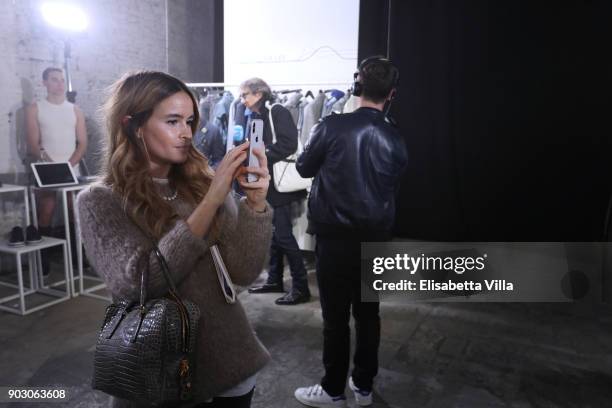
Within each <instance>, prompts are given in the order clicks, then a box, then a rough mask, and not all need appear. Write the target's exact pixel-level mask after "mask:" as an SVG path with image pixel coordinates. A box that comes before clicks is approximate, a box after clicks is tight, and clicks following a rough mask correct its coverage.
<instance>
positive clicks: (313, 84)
mask: <svg viewBox="0 0 612 408" xmlns="http://www.w3.org/2000/svg"><path fill="white" fill-rule="evenodd" d="M351 84H352V83H351V82H300V83H276V84H275V83H269V84H268V85H269V86H270V88H280V87H284V88H287V87H296V86H298V87H299V86H303V87H330V86H332V85H342V86H343V88H341V89H344V87H346V86H349V87H350V85H351ZM186 85H187V86H188V87H190V88H213V87H219V88H239V87H240V84H238V83H236V84H234V83H225V82H189V83H187V84H186Z"/></svg>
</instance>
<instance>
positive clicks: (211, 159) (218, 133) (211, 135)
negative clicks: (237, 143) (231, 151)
mask: <svg viewBox="0 0 612 408" xmlns="http://www.w3.org/2000/svg"><path fill="white" fill-rule="evenodd" d="M226 138H227V133H224V132H223V131H222V130H221V129H220V128H219V127H218V126H217V125H216V124H214V123H212V122H211V123H208V124H206V125H205V126H203V127H201V128H200V129H198V131H197V132H196V134H195V135H194V136H193V145H194V146H195V148H196V149H198V150H199V151H200V153H202V154H203V155H204V156H205V157H206V158H207V159H208V164H209V165H210V167H212V168H213V169H216V168H217V166H218V165H219V162H221V160H222V159H223V156H225V145H226Z"/></svg>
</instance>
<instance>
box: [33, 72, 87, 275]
mask: <svg viewBox="0 0 612 408" xmlns="http://www.w3.org/2000/svg"><path fill="white" fill-rule="evenodd" d="M42 79H43V85H44V86H45V88H47V97H46V98H45V99H43V100H40V101H37V102H33V103H32V104H31V105H30V106H28V107H27V108H26V129H27V138H28V139H27V141H28V153H29V155H30V156H31V157H33V158H34V159H36V160H42V161H56V162H57V161H69V162H70V164H71V165H72V166H73V167H75V170H77V168H78V167H77V166H78V164H79V162H80V161H81V158H82V157H83V155H84V154H85V151H86V149H87V131H86V129H85V118H84V116H83V112H82V111H81V110H80V109H79V108H78V107H77V106H76V105H73V104H72V103H70V102H68V101H67V100H66V96H65V92H66V87H65V81H64V73H63V71H62V70H61V69H60V68H53V67H49V68H47V69H45V70H44V71H43V74H42ZM77 174H78V173H77ZM37 202H38V225H39V229H40V232H41V234H42V235H49V234H50V227H51V221H52V219H53V212H54V210H55V206H56V199H55V193H54V192H42V191H41V192H40V194H38V196H37ZM43 269H46V271H48V268H45V267H44V266H43ZM46 271H45V272H46Z"/></svg>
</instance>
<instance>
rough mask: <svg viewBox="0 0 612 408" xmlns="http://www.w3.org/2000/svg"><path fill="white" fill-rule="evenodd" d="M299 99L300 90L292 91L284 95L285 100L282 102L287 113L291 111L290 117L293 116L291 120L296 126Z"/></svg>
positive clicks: (300, 97)
mask: <svg viewBox="0 0 612 408" xmlns="http://www.w3.org/2000/svg"><path fill="white" fill-rule="evenodd" d="M301 99H302V93H301V92H292V93H290V94H288V95H286V100H285V102H283V106H284V107H285V108H287V110H288V111H289V113H291V117H292V118H293V122H294V123H295V124H296V126H297V123H298V120H299V116H300V101H301ZM298 129H299V128H298Z"/></svg>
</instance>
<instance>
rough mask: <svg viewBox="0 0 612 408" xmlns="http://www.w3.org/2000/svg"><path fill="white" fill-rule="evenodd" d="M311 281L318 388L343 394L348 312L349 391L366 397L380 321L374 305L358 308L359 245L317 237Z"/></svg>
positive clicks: (374, 365)
mask: <svg viewBox="0 0 612 408" xmlns="http://www.w3.org/2000/svg"><path fill="white" fill-rule="evenodd" d="M316 255H317V259H316V262H317V281H318V283H319V295H320V299H321V310H322V312H323V365H324V367H325V375H324V376H323V379H322V380H321V386H322V387H323V389H324V390H325V391H326V392H327V393H328V394H330V395H331V396H337V395H340V394H343V393H344V388H345V386H346V378H347V374H348V370H349V361H350V350H351V340H350V336H351V333H350V326H349V320H350V312H351V307H352V312H353V318H354V319H355V336H356V342H355V344H356V346H355V354H354V356H353V371H352V373H351V375H352V377H353V382H354V383H355V385H356V386H357V387H358V388H360V389H362V390H367V391H371V390H372V382H373V379H374V377H375V376H376V374H377V372H378V346H379V343H380V316H379V306H380V305H379V303H378V302H361V280H360V273H361V272H360V262H361V261H360V256H361V243H360V242H359V241H351V240H347V239H343V238H327V237H322V236H320V235H317V246H316Z"/></svg>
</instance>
